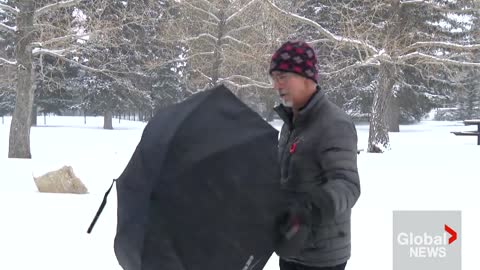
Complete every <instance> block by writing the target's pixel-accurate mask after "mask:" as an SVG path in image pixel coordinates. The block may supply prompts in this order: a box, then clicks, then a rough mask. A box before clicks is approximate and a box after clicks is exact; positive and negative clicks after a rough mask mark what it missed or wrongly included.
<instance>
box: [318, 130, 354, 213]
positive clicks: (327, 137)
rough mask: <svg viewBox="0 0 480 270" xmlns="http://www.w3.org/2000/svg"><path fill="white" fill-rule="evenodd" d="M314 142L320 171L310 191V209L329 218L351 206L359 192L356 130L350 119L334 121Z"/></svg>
mask: <svg viewBox="0 0 480 270" xmlns="http://www.w3.org/2000/svg"><path fill="white" fill-rule="evenodd" d="M322 132H323V133H324V135H323V136H322V140H321V141H320V142H319V143H318V145H317V146H316V147H317V149H316V153H317V156H316V158H317V162H318V164H319V166H320V167H321V171H322V175H321V176H320V179H318V181H317V184H316V186H315V187H314V188H313V189H312V190H311V192H310V198H311V200H312V204H313V211H318V212H319V215H320V219H321V220H330V219H332V218H334V217H335V216H337V215H339V214H341V213H343V212H345V211H347V210H349V209H351V208H352V207H353V206H354V205H355V203H356V202H357V200H358V198H359V196H360V179H359V175H358V169H357V132H356V129H355V126H354V124H353V123H352V122H349V121H336V122H333V123H332V124H330V125H329V126H328V127H326V128H325V130H323V131H322Z"/></svg>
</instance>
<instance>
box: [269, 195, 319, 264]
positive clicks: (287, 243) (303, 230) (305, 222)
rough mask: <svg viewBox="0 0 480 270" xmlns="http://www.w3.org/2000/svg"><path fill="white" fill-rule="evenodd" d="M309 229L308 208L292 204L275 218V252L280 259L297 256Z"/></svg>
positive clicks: (309, 215)
mask: <svg viewBox="0 0 480 270" xmlns="http://www.w3.org/2000/svg"><path fill="white" fill-rule="evenodd" d="M310 227H311V214H310V210H309V208H308V207H307V206H306V205H304V204H300V203H292V204H290V205H289V206H288V207H287V209H286V210H285V211H284V212H282V213H281V214H280V215H279V216H278V218H277V239H276V247H275V252H276V253H277V255H279V256H280V257H291V256H295V255H297V254H298V253H299V252H300V251H301V249H302V248H303V247H304V246H305V242H306V240H307V238H308V236H309V232H310Z"/></svg>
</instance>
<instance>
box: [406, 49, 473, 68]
mask: <svg viewBox="0 0 480 270" xmlns="http://www.w3.org/2000/svg"><path fill="white" fill-rule="evenodd" d="M415 58H420V59H423V60H428V61H429V62H428V63H430V64H439V65H442V64H444V65H453V66H463V67H480V63H474V62H464V61H457V60H452V59H445V58H440V57H436V56H432V55H428V54H424V53H419V52H414V53H409V54H406V55H402V56H400V57H398V60H399V61H404V62H405V61H407V60H410V59H415Z"/></svg>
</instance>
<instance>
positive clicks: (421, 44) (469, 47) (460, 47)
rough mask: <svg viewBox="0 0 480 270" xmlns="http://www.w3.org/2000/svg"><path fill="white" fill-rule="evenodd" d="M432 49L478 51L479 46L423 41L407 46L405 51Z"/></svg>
mask: <svg viewBox="0 0 480 270" xmlns="http://www.w3.org/2000/svg"><path fill="white" fill-rule="evenodd" d="M432 47H440V48H446V49H454V50H465V51H467V50H478V49H480V44H473V45H462V44H455V43H450V42H441V41H425V42H415V43H413V44H412V45H410V46H408V47H407V48H406V49H405V50H406V51H409V50H412V49H417V48H432Z"/></svg>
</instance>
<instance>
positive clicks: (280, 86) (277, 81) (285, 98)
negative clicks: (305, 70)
mask: <svg viewBox="0 0 480 270" xmlns="http://www.w3.org/2000/svg"><path fill="white" fill-rule="evenodd" d="M307 80H309V79H307V78H305V77H302V76H300V75H298V74H295V73H290V72H282V71H273V72H272V74H271V81H272V84H273V88H274V89H276V90H277V91H278V94H279V95H280V98H281V99H282V103H283V105H284V106H286V107H292V108H294V109H299V108H301V107H303V106H304V105H305V103H306V102H307V101H308V99H309V97H310V95H311V92H310V91H309V90H308V81H307Z"/></svg>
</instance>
